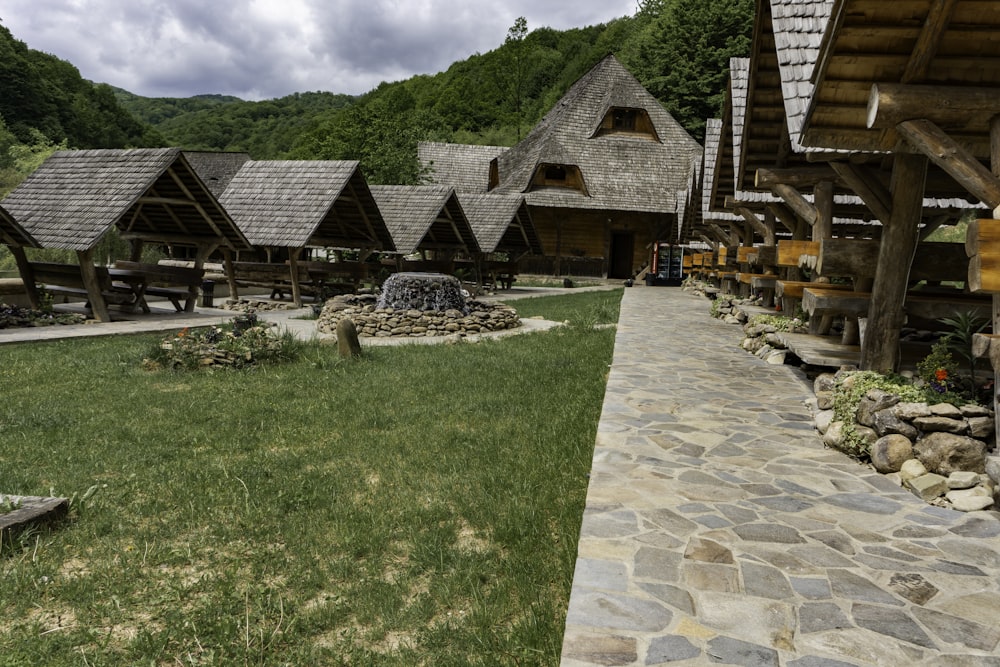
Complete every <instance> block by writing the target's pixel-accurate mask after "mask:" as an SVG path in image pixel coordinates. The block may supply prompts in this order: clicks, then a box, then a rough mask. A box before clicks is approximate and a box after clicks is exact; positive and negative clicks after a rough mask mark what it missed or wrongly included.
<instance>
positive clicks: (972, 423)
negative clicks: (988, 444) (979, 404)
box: [966, 417, 996, 439]
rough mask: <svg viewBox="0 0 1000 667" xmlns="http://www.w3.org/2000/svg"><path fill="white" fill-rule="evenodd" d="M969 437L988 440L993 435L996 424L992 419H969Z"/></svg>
mask: <svg viewBox="0 0 1000 667" xmlns="http://www.w3.org/2000/svg"><path fill="white" fill-rule="evenodd" d="M966 421H968V422H969V436H970V437H973V438H979V439H984V438H989V437H990V436H992V435H993V431H994V430H995V428H996V423H995V421H994V419H993V417H969V418H967V419H966Z"/></svg>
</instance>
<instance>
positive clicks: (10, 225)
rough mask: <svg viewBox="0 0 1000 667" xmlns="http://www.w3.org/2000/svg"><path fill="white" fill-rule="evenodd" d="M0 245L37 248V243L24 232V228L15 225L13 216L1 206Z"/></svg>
mask: <svg viewBox="0 0 1000 667" xmlns="http://www.w3.org/2000/svg"><path fill="white" fill-rule="evenodd" d="M0 243H3V244H4V245H9V246H20V247H26V248H37V247H38V241H36V240H35V239H33V238H32V237H31V234H29V233H28V232H26V231H24V228H23V227H21V225H19V224H17V221H16V220H14V218H13V216H11V214H10V213H8V212H7V209H5V208H4V207H2V206H0Z"/></svg>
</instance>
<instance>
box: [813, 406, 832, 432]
mask: <svg viewBox="0 0 1000 667" xmlns="http://www.w3.org/2000/svg"><path fill="white" fill-rule="evenodd" d="M833 416H834V412H833V410H821V411H820V412H817V413H816V416H815V417H813V423H815V424H816V430H817V431H819V432H820V435H822V434H824V433H826V431H827V429H828V428H830V424H831V423H832V422H833Z"/></svg>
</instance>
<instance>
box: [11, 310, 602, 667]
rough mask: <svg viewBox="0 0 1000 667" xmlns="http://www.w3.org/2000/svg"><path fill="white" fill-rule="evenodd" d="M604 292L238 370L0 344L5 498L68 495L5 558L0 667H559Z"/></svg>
mask: <svg viewBox="0 0 1000 667" xmlns="http://www.w3.org/2000/svg"><path fill="white" fill-rule="evenodd" d="M620 296H621V291H620V290H618V291H615V292H610V293H609V292H603V293H583V294H573V295H567V296H560V297H546V298H544V299H543V298H539V299H530V300H524V301H517V302H516V303H515V304H514V305H515V307H517V308H518V310H519V311H520V312H521V313H522V315H523V316H525V317H528V316H531V315H535V314H549V315H551V317H550V318H551V319H558V320H570V321H571V322H574V323H575V326H568V327H562V328H560V329H558V330H556V331H553V332H548V333H543V334H531V335H525V336H515V337H511V338H507V339H502V340H498V341H493V342H483V343H477V344H453V345H434V346H407V347H401V348H400V347H396V348H368V349H366V353H365V355H364V356H363V357H362V358H361V359H358V360H353V361H345V360H341V359H340V358H339V357H337V354H336V349H335V348H334V347H330V346H318V345H310V346H307V348H306V349H305V351H304V355H303V356H302V357H301V358H300V359H299V360H297V361H294V362H291V363H287V364H283V365H277V366H267V367H260V368H255V369H252V370H247V371H221V372H218V371H217V372H212V373H198V372H194V373H192V372H170V371H160V372H148V371H144V370H142V369H141V367H140V364H141V360H142V359H143V357H144V356H145V355H146V354H147V353H148V352H149V351H150V349H151V348H152V347H153V346H154V345H155V344H156V343H157V342H158V341H159V340H160V337H159V336H135V337H116V338H102V339H85V340H64V341H57V342H52V343H36V344H18V345H9V346H4V347H2V348H0V357H2V359H3V363H2V364H0V382H2V386H3V392H4V400H3V402H2V404H0V439H2V442H3V449H2V450H0V451H2V455H0V492H3V493H15V494H21V495H51V494H54V495H65V496H76V500H75V501H74V503H73V509H72V511H71V514H70V518H69V520H68V521H66V522H64V523H62V524H60V525H58V526H56V527H54V528H51V529H40V530H33V531H29V532H26V533H24V534H21V535H20V536H18V537H16V538H14V539H8V540H7V541H6V543H5V544H4V551H3V556H2V558H0V567H2V568H3V576H2V578H0V607H2V608H3V609H4V615H3V619H2V620H0V665H118V664H153V665H210V664H214V665H230V664H250V665H286V664H287V665H306V664H310V665H312V664H316V665H340V664H345V665H346V664H351V665H467V664H481V665H495V664H510V665H546V664H549V665H552V664H557V663H558V659H559V653H560V648H561V642H562V633H563V624H564V618H565V611H566V604H567V601H568V597H569V589H570V583H571V579H572V573H573V567H574V560H575V555H576V541H577V534H578V530H579V525H580V519H581V515H582V511H583V504H584V499H585V495H586V487H587V473H588V472H589V469H590V462H591V454H592V448H593V444H594V439H595V433H596V427H597V422H598V419H599V416H600V410H601V402H602V399H603V395H604V387H605V379H606V374H607V370H608V365H609V364H610V363H611V354H612V347H613V343H614V331H613V330H609V329H597V330H595V329H594V328H593V327H592V326H590V325H591V324H594V323H599V322H602V321H615V320H617V303H618V299H620ZM88 489H90V490H91V491H90V495H89V497H87V498H86V499H85V500H84V499H83V496H85V495H86V494H87V493H88Z"/></svg>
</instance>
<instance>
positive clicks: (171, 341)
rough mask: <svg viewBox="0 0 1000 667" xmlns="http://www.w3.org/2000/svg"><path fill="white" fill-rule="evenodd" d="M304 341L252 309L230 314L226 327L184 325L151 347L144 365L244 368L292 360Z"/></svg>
mask: <svg viewBox="0 0 1000 667" xmlns="http://www.w3.org/2000/svg"><path fill="white" fill-rule="evenodd" d="M302 348H303V344H302V343H301V342H299V341H298V340H296V339H295V337H294V336H293V335H292V334H291V333H289V332H284V333H278V332H277V331H276V330H275V329H274V328H273V326H272V325H269V324H267V323H261V322H259V321H258V320H257V316H256V314H254V313H247V314H244V315H239V316H237V317H235V318H233V320H232V322H231V323H230V324H229V325H228V326H226V327H218V326H212V327H208V328H207V329H195V330H191V329H183V330H181V331H179V332H178V333H177V334H175V335H173V336H171V337H170V338H167V339H166V340H164V341H162V342H161V343H160V344H159V345H157V346H156V347H155V348H153V350H151V351H150V353H149V355H148V356H147V357H146V359H144V360H143V365H144V366H145V367H146V368H149V369H151V370H155V369H158V368H172V369H178V370H196V369H198V368H205V367H217V366H221V367H228V368H246V367H248V366H253V365H255V364H262V363H275V362H281V361H291V360H293V359H295V358H297V357H298V356H299V355H300V354H301V352H302Z"/></svg>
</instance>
